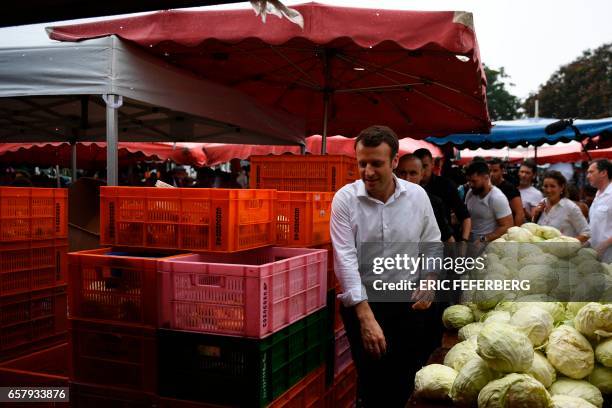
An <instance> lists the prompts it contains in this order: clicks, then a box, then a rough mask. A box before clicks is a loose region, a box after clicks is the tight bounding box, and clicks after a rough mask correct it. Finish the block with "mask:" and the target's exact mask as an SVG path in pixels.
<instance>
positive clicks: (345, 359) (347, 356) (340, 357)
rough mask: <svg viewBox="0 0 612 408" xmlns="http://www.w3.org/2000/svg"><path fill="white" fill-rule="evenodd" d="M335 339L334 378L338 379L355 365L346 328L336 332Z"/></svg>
mask: <svg viewBox="0 0 612 408" xmlns="http://www.w3.org/2000/svg"><path fill="white" fill-rule="evenodd" d="M334 337H335V338H334V378H336V377H338V375H340V374H341V373H342V372H343V371H344V370H345V369H346V368H347V367H348V366H350V365H351V364H352V363H353V355H352V354H351V345H350V344H349V341H348V337H347V336H346V330H344V328H342V329H339V330H336V333H335V334H334Z"/></svg>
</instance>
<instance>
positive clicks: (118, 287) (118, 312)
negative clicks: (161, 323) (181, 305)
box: [68, 248, 180, 327]
mask: <svg viewBox="0 0 612 408" xmlns="http://www.w3.org/2000/svg"><path fill="white" fill-rule="evenodd" d="M179 256H180V255H179ZM68 257H69V263H70V273H69V285H68V288H69V291H70V297H69V301H70V316H71V317H75V318H79V319H95V320H104V321H107V322H111V323H126V324H136V325H147V326H153V327H157V322H158V318H159V316H158V301H159V298H158V296H159V291H160V288H159V287H158V273H157V262H158V260H162V259H171V258H173V255H167V254H159V253H154V252H146V251H140V252H124V251H119V250H113V249H112V248H102V249H93V250H87V251H80V252H73V253H70V254H69V255H68Z"/></svg>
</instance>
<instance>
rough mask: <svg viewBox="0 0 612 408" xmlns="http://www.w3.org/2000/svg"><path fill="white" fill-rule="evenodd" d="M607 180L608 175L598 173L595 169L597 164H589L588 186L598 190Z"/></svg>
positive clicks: (602, 172) (601, 172)
mask: <svg viewBox="0 0 612 408" xmlns="http://www.w3.org/2000/svg"><path fill="white" fill-rule="evenodd" d="M607 178H608V174H607V173H606V172H604V171H599V170H598V169H597V164H596V163H591V165H590V166H589V169H588V170H587V180H588V181H589V184H590V185H592V186H593V187H595V188H600V187H601V186H603V185H604V184H605V182H606V179H607Z"/></svg>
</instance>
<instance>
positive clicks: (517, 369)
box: [415, 224, 612, 408]
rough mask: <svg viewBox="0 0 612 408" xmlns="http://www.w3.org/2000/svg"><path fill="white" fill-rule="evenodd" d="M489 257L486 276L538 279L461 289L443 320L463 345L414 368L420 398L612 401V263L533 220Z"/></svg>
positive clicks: (495, 403)
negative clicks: (519, 288)
mask: <svg viewBox="0 0 612 408" xmlns="http://www.w3.org/2000/svg"><path fill="white" fill-rule="evenodd" d="M506 242H511V243H513V244H506ZM486 253H487V262H488V268H487V274H489V276H487V277H488V278H490V277H491V275H493V279H497V277H498V276H499V277H505V278H510V279H518V278H520V277H521V276H523V277H526V276H528V277H529V278H528V279H530V280H533V281H535V282H536V284H535V285H532V289H531V290H530V293H527V294H518V295H517V294H516V293H499V292H498V293H493V292H492V293H482V292H480V293H479V292H475V293H469V294H465V295H466V296H465V297H464V302H463V304H458V305H453V306H450V307H448V308H447V309H446V310H445V311H444V314H443V316H442V320H443V323H444V325H445V326H446V327H447V328H448V329H449V330H457V331H458V338H459V340H460V342H459V343H457V344H456V345H455V346H454V347H452V348H451V349H450V350H449V351H448V353H447V354H446V357H445V359H444V364H443V365H442V364H431V365H428V366H426V367H423V368H422V369H421V370H419V371H418V372H417V374H416V376H415V395H416V396H417V397H419V398H426V399H434V400H440V401H452V403H453V404H454V405H455V406H458V407H478V408H501V407H504V408H511V407H536V408H537V407H550V408H592V407H598V408H604V397H605V396H608V397H607V398H612V301H611V300H610V295H611V294H612V289H611V288H612V270H611V269H610V265H606V264H602V263H600V262H599V261H598V260H597V253H596V252H595V251H592V250H591V249H588V248H582V246H581V244H580V243H579V242H578V241H577V240H574V239H572V238H568V237H563V236H561V234H560V233H559V231H557V230H556V229H554V228H550V227H542V226H538V225H535V224H524V225H523V226H522V227H513V228H510V229H509V231H508V233H507V234H506V235H505V236H504V237H503V238H502V239H500V240H497V241H495V242H494V243H492V244H491V245H489V247H488V248H487V250H486ZM541 275H544V277H542V276H541ZM539 278H542V279H540V280H539ZM581 290H584V291H587V290H588V291H589V292H588V294H587V293H586V292H585V293H581V292H580V291H581ZM587 295H588V296H587ZM573 296H575V297H576V298H578V299H580V300H585V299H589V298H591V297H592V298H593V299H594V300H598V301H592V302H591V301H589V302H587V301H580V302H575V301H571V300H572V297H573ZM559 299H561V300H563V301H559Z"/></svg>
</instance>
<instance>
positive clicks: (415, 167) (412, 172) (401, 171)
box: [395, 159, 423, 184]
mask: <svg viewBox="0 0 612 408" xmlns="http://www.w3.org/2000/svg"><path fill="white" fill-rule="evenodd" d="M395 174H396V175H397V177H399V178H401V179H404V180H406V181H409V182H411V183H414V184H419V183H421V179H422V178H423V166H421V161H420V160H419V159H410V160H401V161H400V162H399V164H398V165H397V168H396V169H395Z"/></svg>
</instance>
